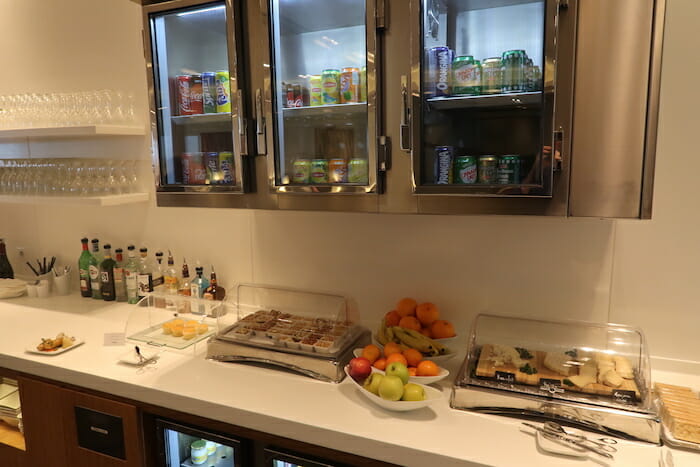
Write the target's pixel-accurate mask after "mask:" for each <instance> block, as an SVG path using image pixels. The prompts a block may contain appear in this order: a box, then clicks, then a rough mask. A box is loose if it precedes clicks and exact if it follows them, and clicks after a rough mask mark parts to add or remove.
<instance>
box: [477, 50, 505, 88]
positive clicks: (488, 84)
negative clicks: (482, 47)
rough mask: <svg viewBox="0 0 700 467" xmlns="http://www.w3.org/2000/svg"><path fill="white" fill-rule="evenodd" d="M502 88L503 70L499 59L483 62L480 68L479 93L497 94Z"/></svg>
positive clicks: (492, 58) (488, 59) (489, 59)
mask: <svg viewBox="0 0 700 467" xmlns="http://www.w3.org/2000/svg"><path fill="white" fill-rule="evenodd" d="M502 87H503V70H502V63H501V59H500V58H499V57H491V58H487V59H486V60H484V63H483V65H482V66H481V93H482V94H499V93H500V92H501V88H502Z"/></svg>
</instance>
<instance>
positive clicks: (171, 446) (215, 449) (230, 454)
mask: <svg viewBox="0 0 700 467" xmlns="http://www.w3.org/2000/svg"><path fill="white" fill-rule="evenodd" d="M164 435H165V436H164V438H165V446H164V449H165V455H166V466H165V467H181V466H182V467H190V466H197V465H201V466H205V467H208V466H216V467H235V466H236V464H235V456H234V448H233V447H232V446H226V445H224V444H220V443H217V442H215V441H211V440H208V439H205V438H201V437H198V436H192V435H189V434H186V433H181V432H179V431H176V430H172V429H169V428H165V429H164Z"/></svg>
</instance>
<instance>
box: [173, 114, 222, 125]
mask: <svg viewBox="0 0 700 467" xmlns="http://www.w3.org/2000/svg"><path fill="white" fill-rule="evenodd" d="M172 121H173V123H174V124H175V125H189V124H198V125H199V124H209V123H224V122H229V121H231V113H230V112H221V113H216V114H197V115H181V116H179V117H172Z"/></svg>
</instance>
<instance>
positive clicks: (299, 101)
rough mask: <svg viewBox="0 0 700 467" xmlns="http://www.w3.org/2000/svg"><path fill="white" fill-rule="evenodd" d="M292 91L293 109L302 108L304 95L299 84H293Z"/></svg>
mask: <svg viewBox="0 0 700 467" xmlns="http://www.w3.org/2000/svg"><path fill="white" fill-rule="evenodd" d="M293 90H294V107H304V95H303V94H302V91H301V84H295V85H294V86H293Z"/></svg>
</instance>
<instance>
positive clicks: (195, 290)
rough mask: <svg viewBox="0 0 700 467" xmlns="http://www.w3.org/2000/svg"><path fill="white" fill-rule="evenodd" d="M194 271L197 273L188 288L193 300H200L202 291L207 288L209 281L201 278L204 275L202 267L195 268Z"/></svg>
mask: <svg viewBox="0 0 700 467" xmlns="http://www.w3.org/2000/svg"><path fill="white" fill-rule="evenodd" d="M195 271H196V272H197V277H195V278H194V279H192V282H191V284H192V285H191V286H190V291H191V292H190V294H191V295H192V296H193V297H195V298H202V295H203V294H204V291H205V290H206V289H207V287H209V281H208V280H207V279H206V278H205V277H203V276H202V274H204V268H203V267H201V266H197V267H196V268H195Z"/></svg>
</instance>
